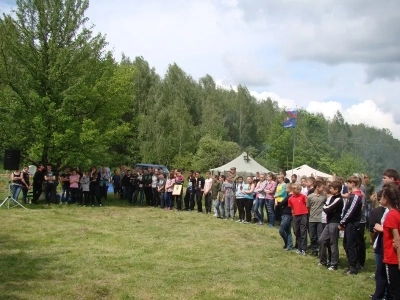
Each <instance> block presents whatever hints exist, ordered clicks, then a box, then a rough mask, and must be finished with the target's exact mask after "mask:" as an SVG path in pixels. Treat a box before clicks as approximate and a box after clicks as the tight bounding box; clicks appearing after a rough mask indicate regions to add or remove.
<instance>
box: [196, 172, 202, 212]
mask: <svg viewBox="0 0 400 300" xmlns="http://www.w3.org/2000/svg"><path fill="white" fill-rule="evenodd" d="M195 177H196V185H195V187H194V189H195V194H196V204H197V212H203V205H202V203H201V199H202V198H203V192H204V184H205V179H204V177H203V176H200V172H199V171H196V174H195Z"/></svg>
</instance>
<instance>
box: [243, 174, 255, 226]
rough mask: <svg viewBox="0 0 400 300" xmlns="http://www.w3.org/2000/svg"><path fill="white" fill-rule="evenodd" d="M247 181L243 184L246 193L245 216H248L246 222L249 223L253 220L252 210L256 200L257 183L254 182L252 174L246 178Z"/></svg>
mask: <svg viewBox="0 0 400 300" xmlns="http://www.w3.org/2000/svg"><path fill="white" fill-rule="evenodd" d="M246 181H247V183H246V184H244V185H243V193H244V211H245V212H244V215H243V218H244V216H246V221H244V222H243V223H244V224H249V223H250V222H251V212H252V207H253V200H254V189H255V184H254V183H253V178H251V177H250V176H248V177H247V179H246Z"/></svg>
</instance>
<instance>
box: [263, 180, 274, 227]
mask: <svg viewBox="0 0 400 300" xmlns="http://www.w3.org/2000/svg"><path fill="white" fill-rule="evenodd" d="M275 190H276V182H275V176H274V174H272V173H268V174H267V185H266V187H265V190H264V191H265V208H266V210H267V216H268V223H269V225H268V227H270V228H272V227H274V226H275V197H274V196H275Z"/></svg>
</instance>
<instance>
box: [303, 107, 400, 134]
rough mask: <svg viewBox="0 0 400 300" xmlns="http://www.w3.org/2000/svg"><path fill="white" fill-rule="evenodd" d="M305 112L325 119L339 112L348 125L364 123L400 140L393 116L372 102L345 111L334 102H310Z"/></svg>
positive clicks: (399, 129)
mask: <svg viewBox="0 0 400 300" xmlns="http://www.w3.org/2000/svg"><path fill="white" fill-rule="evenodd" d="M307 111H309V112H311V113H322V114H323V115H324V116H325V117H327V118H332V117H333V116H334V114H335V113H336V111H340V112H341V113H342V115H343V118H344V119H345V121H346V122H348V123H349V124H361V123H364V124H366V125H368V126H373V127H376V128H379V129H383V128H387V129H389V130H390V131H391V132H392V134H393V136H394V137H395V138H397V139H400V125H398V124H396V122H395V120H394V117H393V114H392V113H390V112H385V111H383V110H382V109H381V108H380V107H379V106H378V105H377V104H376V103H375V102H374V101H373V100H365V101H363V102H360V103H358V104H354V105H351V106H350V107H348V108H346V109H343V106H342V104H341V103H340V102H336V101H329V102H317V101H311V102H310V104H309V105H308V107H307Z"/></svg>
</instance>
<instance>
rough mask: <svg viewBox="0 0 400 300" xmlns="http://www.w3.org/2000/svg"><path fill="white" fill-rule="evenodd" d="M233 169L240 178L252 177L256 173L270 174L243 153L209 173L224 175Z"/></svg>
mask: <svg viewBox="0 0 400 300" xmlns="http://www.w3.org/2000/svg"><path fill="white" fill-rule="evenodd" d="M246 158H248V159H246ZM233 167H234V168H236V172H237V173H238V174H239V175H242V176H254V175H255V173H256V172H260V173H269V172H271V171H270V170H268V169H266V168H264V167H263V166H262V165H260V164H259V163H258V162H256V161H255V160H254V159H253V158H251V157H250V156H248V155H247V153H246V152H243V153H242V154H241V155H239V156H238V157H236V158H235V159H234V160H232V161H230V162H229V163H227V164H225V165H223V166H220V167H217V168H214V169H210V171H211V172H212V174H217V173H218V172H219V173H221V174H224V173H227V172H229V171H230V169H231V168H233Z"/></svg>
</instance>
